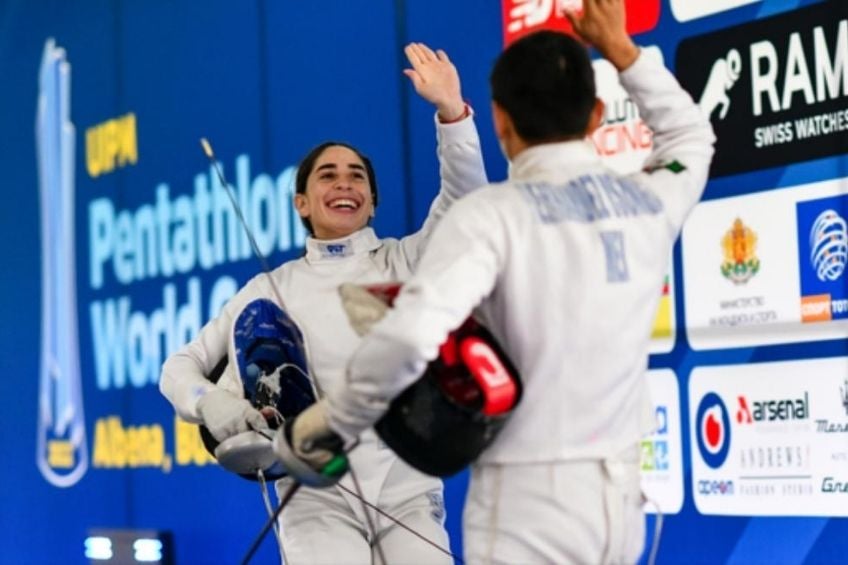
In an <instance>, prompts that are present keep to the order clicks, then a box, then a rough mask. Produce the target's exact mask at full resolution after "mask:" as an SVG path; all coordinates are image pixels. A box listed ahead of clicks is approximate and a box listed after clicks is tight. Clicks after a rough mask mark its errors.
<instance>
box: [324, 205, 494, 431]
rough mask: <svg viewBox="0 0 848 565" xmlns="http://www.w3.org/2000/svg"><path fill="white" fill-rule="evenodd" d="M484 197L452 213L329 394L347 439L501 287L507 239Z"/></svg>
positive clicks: (334, 422) (336, 424)
mask: <svg viewBox="0 0 848 565" xmlns="http://www.w3.org/2000/svg"><path fill="white" fill-rule="evenodd" d="M477 200H479V199H475V198H474V197H471V198H466V199H464V200H462V201H461V202H458V203H457V204H456V205H455V206H454V207H453V208H452V209H451V210H450V211H449V212H448V213H447V214H446V216H445V218H444V219H443V220H442V222H441V223H440V224H439V226H438V228H436V230H435V232H434V233H433V238H432V241H431V242H430V244H429V246H428V247H427V251H426V252H425V253H424V256H423V257H422V259H421V263H420V264H419V265H418V270H417V272H416V274H415V276H414V277H413V278H412V279H411V280H409V281H408V282H407V283H406V284H405V285H404V286H403V288H402V290H401V293H400V294H399V295H398V298H397V300H396V301H395V305H394V307H393V308H392V309H391V310H389V312H388V314H387V315H386V316H385V318H383V319H382V320H381V321H380V322H379V323H377V324H376V325H375V326H374V327H373V328H372V329H371V331H370V332H369V333H368V334H367V335H366V336H365V338H364V339H363V341H362V342H361V344H360V346H359V347H358V349H357V350H356V351H355V352H354V354H353V356H352V357H351V360H350V361H349V363H348V367H347V371H346V383H345V386H342V387H337V388H336V389H335V390H333V391H332V392H331V393H330V394H328V405H329V413H328V416H329V420H330V425H331V427H333V429H334V430H335V431H336V432H337V433H339V434H340V435H342V436H343V437H344V438H345V439H348V440H350V439H353V438H355V437H356V436H357V435H358V434H359V433H360V432H361V431H362V430H364V429H366V428H368V427H370V426H371V425H372V424H373V423H374V422H376V421H377V420H378V419H379V418H380V416H382V414H383V413H384V412H385V411H386V410H387V409H388V406H389V403H390V402H391V400H392V399H393V398H394V397H395V396H397V395H398V394H400V393H401V392H402V391H403V390H404V389H405V388H406V387H407V386H409V385H410V384H411V383H413V382H414V381H415V380H416V379H417V378H418V377H419V376H420V375H421V374H422V373H423V372H424V369H425V367H426V365H427V363H428V362H430V361H432V360H433V359H435V358H436V356H437V354H438V349H439V346H440V345H441V344H442V343H443V342H444V341H445V339H446V338H447V335H448V333H450V332H451V331H453V330H455V329H456V328H458V327H459V326H460V325H461V324H462V322H463V321H465V319H466V318H467V317H468V316H469V315H470V313H471V312H472V310H473V309H474V308H475V307H476V306H477V305H478V304H480V302H481V301H482V300H483V298H485V297H486V296H487V295H488V294H489V293H490V292H491V291H492V289H493V288H494V286H495V282H496V280H497V276H498V272H499V271H500V266H501V264H502V263H503V257H502V256H503V250H504V249H505V248H506V246H505V243H504V240H505V237H506V236H505V231H504V230H502V229H498V227H497V226H496V225H495V223H494V222H496V221H497V216H496V214H495V212H494V210H493V209H492V208H491V207H487V206H481V205H480V204H479V203H478V202H477Z"/></svg>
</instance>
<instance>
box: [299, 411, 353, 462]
mask: <svg viewBox="0 0 848 565" xmlns="http://www.w3.org/2000/svg"><path fill="white" fill-rule="evenodd" d="M291 444H292V450H293V451H294V453H295V455H297V457H298V458H299V459H300V460H301V461H303V462H305V463H307V464H308V465H309V466H310V467H312V468H313V469H315V470H316V471H321V470H322V469H323V468H324V467H325V466H326V465H327V463H329V462H330V461H332V460H333V458H334V457H335V456H336V455H339V454H341V453H342V452H343V449H342V448H343V447H344V442H343V441H342V439H341V438H340V437H339V436H338V434H336V432H334V431H333V430H332V429H331V428H330V424H329V423H328V422H327V416H326V415H325V413H324V403H323V402H316V403H315V404H313V405H312V406H310V407H309V408H307V409H306V410H304V411H303V412H301V413H300V414H298V416H297V418H295V420H294V423H293V424H292V431H291Z"/></svg>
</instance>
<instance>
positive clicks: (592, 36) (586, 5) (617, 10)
mask: <svg viewBox="0 0 848 565" xmlns="http://www.w3.org/2000/svg"><path fill="white" fill-rule="evenodd" d="M564 13H565V16H566V17H567V18H568V19H569V21H570V22H571V26H572V27H573V28H574V31H575V33H577V35H578V36H580V38H581V39H583V41H585V42H586V43H589V44H590V45H594V46H595V48H596V49H597V50H598V51H599V52H600V53H601V55H603V56H604V57H605V58H606V59H607V60H608V61H609V62H610V63H612V64H613V65H614V66H615V67H616V68H617V69H618V70H619V71H623V70H624V69H626V68H627V67H629V66H630V65H631V64H633V62H634V61H635V60H636V59H637V58H638V57H639V48H638V47H636V44H635V43H633V40H632V39H630V35H628V33H627V28H626V21H625V13H624V0H583V12H582V14H581V13H580V12H578V11H577V10H575V9H573V8H568V9H565V10H564Z"/></svg>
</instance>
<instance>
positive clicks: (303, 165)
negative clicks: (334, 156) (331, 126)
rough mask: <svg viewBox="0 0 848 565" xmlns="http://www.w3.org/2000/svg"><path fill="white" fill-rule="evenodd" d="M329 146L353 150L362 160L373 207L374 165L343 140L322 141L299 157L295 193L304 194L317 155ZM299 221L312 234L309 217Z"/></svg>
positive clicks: (375, 200)
mask: <svg viewBox="0 0 848 565" xmlns="http://www.w3.org/2000/svg"><path fill="white" fill-rule="evenodd" d="M330 147H345V148H347V149H350V150H351V151H353V152H354V153H355V154H356V156H357V157H359V160H360V161H362V164H363V165H365V174H366V175H367V176H368V184H369V185H370V186H371V200H372V201H373V203H374V208H376V207H377V174H376V173H375V172H374V166H373V165H372V164H371V159H369V158H368V157H366V156H365V154H363V153H362V152H361V151H359V149H357V148H356V147H354V146H353V145H350V144H349V143H345V142H344V141H325V142H324V143H321V144H319V145H316V146H315V147H313V148H312V149H310V150H309V153H307V154H306V156H305V157H304V158H303V159H301V161H300V165H298V167H297V175H295V179H294V192H295V194H306V181H307V179H308V178H309V175H310V174H311V173H312V170H313V169H314V168H315V161H317V160H318V157H320V156H321V154H322V153H323V152H324V151H326V150H327V149H329V148H330ZM300 221H301V222H303V226H304V227H305V228H306V231H308V232H309V234H310V235H314V232H313V231H312V222H310V221H309V218H304V217H301V218H300Z"/></svg>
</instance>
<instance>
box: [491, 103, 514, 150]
mask: <svg viewBox="0 0 848 565" xmlns="http://www.w3.org/2000/svg"><path fill="white" fill-rule="evenodd" d="M492 122H493V123H494V126H495V136H497V138H498V139H500V140H501V141H505V140H506V139H507V138H509V137H510V135H511V134H512V132H513V130H514V127H513V125H512V118H510V117H509V114H507V113H506V110H504V109H503V108H501V106H500V104H498V103H497V102H494V101H493V102H492Z"/></svg>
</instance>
